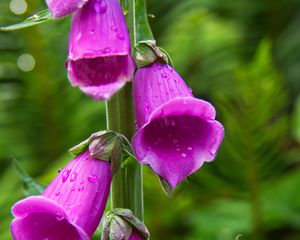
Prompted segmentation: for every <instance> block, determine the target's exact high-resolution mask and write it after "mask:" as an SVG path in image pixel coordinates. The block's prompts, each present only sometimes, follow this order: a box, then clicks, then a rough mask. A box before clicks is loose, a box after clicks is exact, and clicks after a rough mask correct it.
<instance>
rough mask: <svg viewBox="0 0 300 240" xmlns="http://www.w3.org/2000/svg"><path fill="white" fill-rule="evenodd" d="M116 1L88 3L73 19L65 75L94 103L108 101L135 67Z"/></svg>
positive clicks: (98, 0)
mask: <svg viewBox="0 0 300 240" xmlns="http://www.w3.org/2000/svg"><path fill="white" fill-rule="evenodd" d="M130 51H131V50H130V39H129V32H128V29H127V26H126V22H125V17H124V14H123V11H122V8H121V6H120V4H119V2H118V0H89V1H88V2H87V3H86V4H85V5H84V6H83V7H82V8H81V9H79V10H78V11H76V12H75V13H74V15H73V18H72V25H71V32H70V39H69V56H68V59H67V68H68V75H69V79H70V81H71V84H72V85H73V86H79V88H80V89H81V90H82V91H83V92H84V93H85V94H87V95H88V96H90V97H92V98H94V99H95V100H106V99H109V98H110V97H111V96H112V95H113V94H114V93H116V92H117V91H118V90H119V89H120V88H122V87H123V86H124V85H125V83H126V82H127V81H130V80H131V78H132V75H133V72H134V69H135V64H134V62H133V60H132V58H131V55H130Z"/></svg>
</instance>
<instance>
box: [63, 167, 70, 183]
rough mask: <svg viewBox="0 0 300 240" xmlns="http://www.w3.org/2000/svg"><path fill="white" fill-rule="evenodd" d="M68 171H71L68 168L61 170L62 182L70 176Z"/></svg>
mask: <svg viewBox="0 0 300 240" xmlns="http://www.w3.org/2000/svg"><path fill="white" fill-rule="evenodd" d="M70 172H71V170H70V169H68V170H64V171H63V173H62V182H63V183H64V182H66V181H67V180H68V177H69V176H70Z"/></svg>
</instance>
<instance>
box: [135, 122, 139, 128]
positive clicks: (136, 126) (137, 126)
mask: <svg viewBox="0 0 300 240" xmlns="http://www.w3.org/2000/svg"><path fill="white" fill-rule="evenodd" d="M134 128H135V129H136V130H138V129H139V125H138V123H137V121H134Z"/></svg>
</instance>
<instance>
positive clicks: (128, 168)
mask: <svg viewBox="0 0 300 240" xmlns="http://www.w3.org/2000/svg"><path fill="white" fill-rule="evenodd" d="M106 109H107V114H106V116H107V127H108V129H110V130H113V131H115V132H119V133H121V134H123V135H125V136H126V137H127V138H128V139H129V140H130V139H131V138H132V135H133V133H134V129H133V126H134V119H133V104H132V96H131V84H127V85H126V86H125V87H124V88H123V89H122V90H121V91H120V92H119V93H117V94H116V95H115V96H114V97H113V98H112V99H111V100H110V101H109V102H107V108H106ZM111 204H112V208H118V207H120V208H128V209H130V210H131V211H132V212H133V214H134V215H135V216H136V217H138V218H139V219H140V220H143V218H144V206H143V181H142V170H141V166H140V164H138V163H137V161H136V160H135V159H132V158H130V159H128V160H127V161H126V164H125V165H124V166H123V167H122V168H121V169H120V170H119V171H118V173H117V174H115V176H114V178H113V182H112V188H111Z"/></svg>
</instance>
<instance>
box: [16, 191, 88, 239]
mask: <svg viewBox="0 0 300 240" xmlns="http://www.w3.org/2000/svg"><path fill="white" fill-rule="evenodd" d="M12 212H13V214H14V216H16V219H15V220H13V222H12V224H11V231H12V235H13V238H14V240H40V239H48V240H66V239H72V240H88V239H89V236H88V235H87V234H86V233H85V232H84V231H83V230H82V229H81V228H80V227H78V226H76V225H74V224H72V223H70V222H69V220H68V217H67V215H66V213H65V212H64V210H63V209H62V208H61V207H60V206H58V205H57V204H56V203H54V202H53V201H51V200H50V199H47V198H45V197H42V196H33V197H28V198H26V199H24V200H21V201H19V202H18V203H16V204H15V205H14V206H13V209H12Z"/></svg>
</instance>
